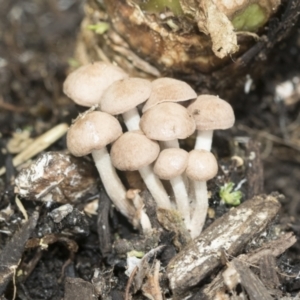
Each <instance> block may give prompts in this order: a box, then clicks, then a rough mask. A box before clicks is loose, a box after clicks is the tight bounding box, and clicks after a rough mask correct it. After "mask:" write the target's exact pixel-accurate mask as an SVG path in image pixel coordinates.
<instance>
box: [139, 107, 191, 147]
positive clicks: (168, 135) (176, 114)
mask: <svg viewBox="0 0 300 300" xmlns="http://www.w3.org/2000/svg"><path fill="white" fill-rule="evenodd" d="M140 127H141V129H142V131H143V132H144V133H145V135H146V136H147V137H148V138H149V139H153V140H157V141H161V142H163V143H162V144H163V147H164V148H179V144H178V140H177V139H185V138H187V137H188V136H190V135H192V134H193V133H194V131H195V128H196V125H195V121H194V119H193V118H192V117H191V115H190V114H189V113H188V111H187V109H186V108H185V107H183V106H181V105H180V104H177V103H172V102H166V103H161V104H157V105H156V106H154V107H152V108H151V109H149V110H147V111H146V112H145V113H144V114H143V116H142V117H141V121H140Z"/></svg>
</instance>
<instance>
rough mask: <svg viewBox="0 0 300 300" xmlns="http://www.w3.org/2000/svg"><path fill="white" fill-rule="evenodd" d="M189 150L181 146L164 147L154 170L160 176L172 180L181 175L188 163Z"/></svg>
mask: <svg viewBox="0 0 300 300" xmlns="http://www.w3.org/2000/svg"><path fill="white" fill-rule="evenodd" d="M188 156H189V154H188V152H186V151H185V150H183V149H180V148H169V149H164V150H163V151H161V152H160V154H159V156H158V158H157V160H156V162H155V164H154V168H153V171H154V173H155V174H156V175H157V176H158V177H159V178H160V179H164V180H170V179H172V178H175V177H177V176H179V175H181V174H182V173H183V172H184V171H185V169H186V167H187V163H188Z"/></svg>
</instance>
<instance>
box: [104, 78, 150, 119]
mask: <svg viewBox="0 0 300 300" xmlns="http://www.w3.org/2000/svg"><path fill="white" fill-rule="evenodd" d="M151 90H152V85H151V82H150V81H149V80H147V79H142V78H127V79H124V80H120V81H116V82H114V83H113V84H112V85H111V86H110V87H109V88H108V89H107V90H106V91H105V92H104V93H103V95H102V97H101V99H100V109H101V110H102V111H104V112H107V113H109V114H111V115H118V114H122V113H124V112H126V111H128V110H130V109H132V108H134V107H136V106H138V105H139V104H141V103H143V102H145V101H146V100H147V99H148V98H149V96H150V93H151Z"/></svg>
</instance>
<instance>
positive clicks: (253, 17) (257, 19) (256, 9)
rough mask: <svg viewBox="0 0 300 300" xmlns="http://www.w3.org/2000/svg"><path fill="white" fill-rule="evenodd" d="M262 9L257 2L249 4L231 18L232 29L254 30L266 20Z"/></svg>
mask: <svg viewBox="0 0 300 300" xmlns="http://www.w3.org/2000/svg"><path fill="white" fill-rule="evenodd" d="M267 17H268V16H267V15H266V12H265V11H264V9H263V8H262V7H261V6H259V5H258V4H257V3H253V4H251V5H249V6H248V7H247V8H246V9H245V10H244V11H243V12H241V13H239V14H237V15H235V16H234V18H233V19H232V24H233V26H234V29H235V30H237V31H256V30H257V29H258V28H260V27H261V26H262V25H264V23H265V22H266V21H267Z"/></svg>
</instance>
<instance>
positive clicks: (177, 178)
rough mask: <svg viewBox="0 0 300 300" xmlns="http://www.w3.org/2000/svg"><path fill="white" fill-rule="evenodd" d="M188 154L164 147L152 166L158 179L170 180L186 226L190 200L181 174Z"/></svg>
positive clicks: (188, 217)
mask: <svg viewBox="0 0 300 300" xmlns="http://www.w3.org/2000/svg"><path fill="white" fill-rule="evenodd" d="M188 156H189V154H188V152H186V151H185V150H183V149H179V148H169V149H164V150H163V151H161V152H160V154H159V156H158V158H157V160H156V162H155V164H154V168H153V171H154V173H155V174H156V175H157V176H158V177H159V178H160V179H164V180H170V182H171V185H172V189H173V191H174V195H175V200H176V204H177V210H178V211H179V212H180V213H181V215H182V217H183V219H184V223H185V225H186V228H189V226H190V203H189V202H190V201H189V197H188V193H187V191H186V187H185V184H184V180H183V178H182V176H181V174H182V173H183V172H184V171H185V169H186V167H187V160H188Z"/></svg>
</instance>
